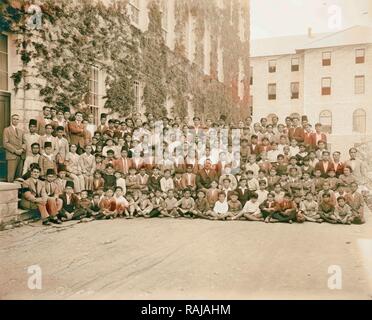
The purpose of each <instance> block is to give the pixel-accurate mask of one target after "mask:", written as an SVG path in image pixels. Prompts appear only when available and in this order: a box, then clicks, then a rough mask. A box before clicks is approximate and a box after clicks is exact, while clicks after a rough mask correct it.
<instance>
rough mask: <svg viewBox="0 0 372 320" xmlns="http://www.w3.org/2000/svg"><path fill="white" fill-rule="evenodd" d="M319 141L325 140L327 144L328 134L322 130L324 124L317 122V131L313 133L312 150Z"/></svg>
mask: <svg viewBox="0 0 372 320" xmlns="http://www.w3.org/2000/svg"><path fill="white" fill-rule="evenodd" d="M319 141H323V142H324V143H325V144H327V135H326V134H325V133H324V132H322V124H321V123H317V124H315V132H313V133H312V136H311V148H312V150H315V149H316V147H317V145H318V143H319Z"/></svg>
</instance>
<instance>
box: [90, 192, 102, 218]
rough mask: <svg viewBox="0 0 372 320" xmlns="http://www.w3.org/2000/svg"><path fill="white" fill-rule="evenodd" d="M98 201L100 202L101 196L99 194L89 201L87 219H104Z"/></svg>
mask: <svg viewBox="0 0 372 320" xmlns="http://www.w3.org/2000/svg"><path fill="white" fill-rule="evenodd" d="M100 201H101V195H100V194H99V193H95V194H93V199H92V201H91V204H90V207H89V212H88V215H87V216H88V217H92V218H94V219H96V220H101V219H103V218H105V215H104V214H103V212H102V210H101V207H100V205H99V204H100Z"/></svg>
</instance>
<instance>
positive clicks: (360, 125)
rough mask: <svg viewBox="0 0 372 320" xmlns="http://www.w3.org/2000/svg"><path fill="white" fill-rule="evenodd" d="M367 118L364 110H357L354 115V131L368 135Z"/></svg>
mask: <svg viewBox="0 0 372 320" xmlns="http://www.w3.org/2000/svg"><path fill="white" fill-rule="evenodd" d="M366 123H367V116H366V112H365V110H363V109H357V110H355V111H354V113H353V131H354V132H358V133H366Z"/></svg>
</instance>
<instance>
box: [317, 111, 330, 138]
mask: <svg viewBox="0 0 372 320" xmlns="http://www.w3.org/2000/svg"><path fill="white" fill-rule="evenodd" d="M319 122H320V123H321V124H322V129H323V131H324V132H325V133H332V112H331V111H329V110H323V111H322V112H320V114H319Z"/></svg>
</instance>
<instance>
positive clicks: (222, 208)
mask: <svg viewBox="0 0 372 320" xmlns="http://www.w3.org/2000/svg"><path fill="white" fill-rule="evenodd" d="M211 216H212V219H213V220H224V219H226V218H227V217H231V216H232V215H231V214H230V213H229V205H228V203H227V201H226V194H225V192H220V193H219V194H218V200H217V201H216V203H215V204H214V207H213V212H212V213H211Z"/></svg>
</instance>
